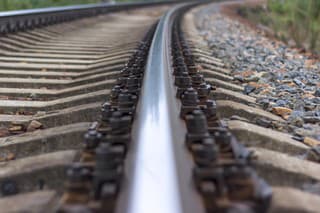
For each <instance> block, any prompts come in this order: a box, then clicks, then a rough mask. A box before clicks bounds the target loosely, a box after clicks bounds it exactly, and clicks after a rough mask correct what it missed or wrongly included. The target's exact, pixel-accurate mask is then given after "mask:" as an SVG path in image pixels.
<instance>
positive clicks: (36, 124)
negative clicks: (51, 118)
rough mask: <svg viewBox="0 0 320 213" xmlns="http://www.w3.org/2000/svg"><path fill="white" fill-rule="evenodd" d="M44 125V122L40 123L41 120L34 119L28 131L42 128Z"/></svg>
mask: <svg viewBox="0 0 320 213" xmlns="http://www.w3.org/2000/svg"><path fill="white" fill-rule="evenodd" d="M42 127H43V125H42V123H40V122H39V121H36V120H33V121H31V122H30V124H29V125H28V127H27V132H33V131H35V130H37V129H41V128H42Z"/></svg>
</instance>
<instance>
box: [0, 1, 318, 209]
mask: <svg viewBox="0 0 320 213" xmlns="http://www.w3.org/2000/svg"><path fill="white" fill-rule="evenodd" d="M146 6H147V7H146ZM142 7H143V8H142ZM211 7H217V6H216V4H212V5H211ZM201 8H202V7H201V6H199V5H198V4H195V3H188V4H187V3H185V4H178V5H174V6H173V5H166V4H160V5H152V4H151V5H148V4H146V5H145V4H142V5H141V4H140V5H139V4H137V5H135V4H130V5H122V6H119V7H117V6H114V5H112V6H110V5H109V6H108V5H99V6H89V7H85V8H82V7H81V8H74V9H73V10H72V12H70V8H69V9H66V8H64V9H63V10H58V9H55V10H53V11H52V10H48V11H43V12H42V13H40V14H37V17H39V16H40V18H39V19H35V18H34V16H32V15H34V14H33V13H32V12H31V13H30V14H27V15H26V14H25V17H24V18H21V17H20V16H19V15H17V14H15V15H12V16H13V17H16V19H14V18H12V19H11V20H15V21H16V22H11V23H10V24H5V25H2V27H1V28H0V29H1V32H3V33H5V34H3V35H2V36H1V37H0V40H1V43H0V46H1V48H0V52H1V54H0V82H1V88H0V98H1V100H0V113H1V114H0V125H1V129H0V134H1V135H0V136H1V137H0V157H1V158H0V159H1V161H2V162H0V163H1V170H0V187H1V199H0V209H3V210H4V211H3V212H132V213H136V212H138V213H142V212H148V213H149V212H159V213H160V212H161V213H163V212H168V213H169V212H172V213H176V212H177V213H178V212H190V213H191V212H200V213H201V212H317V211H318V209H320V208H319V202H318V201H319V200H320V198H319V196H318V195H315V194H312V193H310V192H308V191H307V190H306V189H305V188H303V185H305V184H315V183H317V182H318V180H319V177H320V176H319V175H320V174H319V171H320V170H319V165H318V164H316V163H315V162H311V161H307V160H301V159H299V158H297V157H296V156H297V155H300V154H303V153H305V152H308V151H310V149H309V147H307V146H305V145H303V144H301V143H299V142H297V141H294V140H293V139H291V136H290V135H288V134H284V133H280V132H276V131H274V130H271V129H267V128H263V127H261V126H258V125H254V124H252V123H250V122H248V121H250V120H255V119H258V118H267V119H271V120H273V121H277V122H282V119H281V118H280V117H278V116H275V115H273V114H270V113H268V112H265V111H263V110H262V109H260V108H259V107H258V106H256V105H254V100H253V99H252V97H249V96H246V95H243V94H241V93H240V92H242V91H243V88H241V87H240V86H238V85H235V84H234V83H232V76H231V75H230V72H229V70H228V69H227V68H226V66H225V65H224V64H223V62H222V61H221V60H219V59H217V58H214V57H212V55H211V53H210V49H209V47H207V45H206V42H205V41H204V40H203V38H202V37H201V36H200V35H199V32H198V29H197V24H199V23H200V21H199V19H197V14H198V13H199V11H200V12H201ZM52 13H54V16H53V17H54V18H52ZM20 15H21V14H20ZM93 15H94V16H93ZM86 16H89V17H86ZM30 17H33V19H32V18H30ZM50 17H51V18H50ZM2 19H3V20H7V19H6V17H5V18H2ZM37 20H38V21H37ZM39 20H40V21H39ZM41 20H42V21H41ZM46 20H47V22H48V23H46V25H48V26H45V27H40V26H39V25H40V24H39V23H41V22H45V21H46ZM67 20H68V22H65V21H67ZM71 20H72V21H71ZM57 22H61V23H58V24H54V25H52V24H53V23H57ZM4 26H5V27H4ZM31 28H34V29H31ZM235 115H236V116H235ZM246 147H249V148H246ZM281 152H282V153H281Z"/></svg>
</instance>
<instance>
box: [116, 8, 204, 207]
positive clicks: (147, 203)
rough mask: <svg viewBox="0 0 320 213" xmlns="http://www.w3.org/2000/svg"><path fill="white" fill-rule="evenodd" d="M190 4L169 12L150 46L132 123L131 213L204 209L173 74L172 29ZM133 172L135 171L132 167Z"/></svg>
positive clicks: (128, 201)
mask: <svg viewBox="0 0 320 213" xmlns="http://www.w3.org/2000/svg"><path fill="white" fill-rule="evenodd" d="M188 7H190V4H183V5H180V6H176V7H174V8H173V9H171V10H170V11H169V12H167V13H166V15H164V16H163V17H162V18H161V20H160V22H159V24H158V26H157V29H156V32H155V35H154V38H153V42H152V45H151V48H150V51H149V56H148V62H147V66H146V70H145V76H144V80H143V86H142V89H141V94H140V99H139V103H138V107H137V116H136V118H137V120H136V121H135V122H134V124H133V131H132V132H133V146H134V147H133V148H131V150H132V151H131V157H128V160H127V161H129V163H130V164H131V166H132V169H131V170H132V171H131V174H132V175H129V176H130V179H129V180H128V185H129V186H130V188H129V189H128V192H127V198H126V199H127V202H125V201H123V202H124V203H128V206H127V209H126V210H125V211H123V210H120V211H118V212H127V213H150V212H152V213H163V212H166V213H182V212H186V213H187V212H190V213H191V212H199V213H201V212H204V210H203V207H202V205H201V201H200V198H199V197H198V195H197V193H196V192H195V190H194V187H192V180H191V179H192V178H191V176H192V175H191V170H192V169H191V168H192V165H193V163H192V160H191V157H190V156H189V155H188V154H187V153H188V152H187V151H186V149H185V144H184V138H185V133H186V127H185V123H184V122H183V121H182V120H181V119H180V117H179V111H180V106H181V105H180V102H179V101H178V99H177V98H176V89H175V87H174V83H173V81H174V79H173V77H172V72H173V70H172V64H171V49H170V46H171V34H172V33H171V32H172V26H173V22H174V20H175V18H176V17H177V15H178V14H179V13H180V12H182V10H184V9H186V8H188ZM129 173H130V172H129Z"/></svg>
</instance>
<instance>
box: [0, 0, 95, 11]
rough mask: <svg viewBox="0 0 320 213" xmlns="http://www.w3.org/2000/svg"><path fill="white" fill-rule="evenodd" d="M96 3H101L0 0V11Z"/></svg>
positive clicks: (57, 0)
mask: <svg viewBox="0 0 320 213" xmlns="http://www.w3.org/2000/svg"><path fill="white" fill-rule="evenodd" d="M98 2H101V0H0V11H7V10H21V9H32V8H43V7H55V6H66V5H75V4H90V3H98Z"/></svg>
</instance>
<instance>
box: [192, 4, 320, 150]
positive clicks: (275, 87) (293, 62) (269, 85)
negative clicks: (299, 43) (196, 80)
mask: <svg viewBox="0 0 320 213" xmlns="http://www.w3.org/2000/svg"><path fill="white" fill-rule="evenodd" d="M208 14H210V15H208ZM196 24H197V27H198V28H199V32H200V34H201V35H202V36H203V37H204V39H205V40H206V41H207V43H208V46H209V47H210V49H212V55H213V56H215V57H217V58H219V59H222V60H223V61H224V63H225V64H226V66H227V67H229V69H230V70H231V71H232V76H233V78H234V83H237V84H240V85H243V86H244V91H243V93H245V94H247V95H250V96H253V97H256V98H257V104H258V105H259V106H260V107H262V108H263V109H265V110H267V111H270V112H272V113H274V114H277V115H279V116H281V117H282V118H283V119H284V120H285V121H286V122H285V124H282V125H281V124H279V125H278V126H276V127H274V126H273V127H274V128H277V129H279V130H281V131H285V132H290V133H293V134H294V138H295V139H296V140H299V141H303V142H305V143H306V144H308V145H310V146H313V147H318V148H319V146H317V145H319V144H320V125H319V124H320V62H319V61H316V60H313V59H311V58H310V57H309V56H308V55H306V54H304V55H303V54H300V53H299V51H298V50H297V49H292V48H290V47H288V46H286V45H285V44H283V43H281V42H278V41H274V40H271V39H269V38H267V37H266V36H264V35H263V33H262V32H258V31H256V30H254V29H252V28H250V27H249V26H247V25H244V24H242V23H240V22H238V21H236V20H234V19H231V18H230V17H227V16H226V15H224V14H222V13H221V12H220V11H219V10H217V9H210V7H206V8H203V9H202V11H199V15H198V20H197V23H196ZM257 123H259V124H260V125H262V126H263V125H265V126H266V127H268V125H270V122H268V121H257ZM319 151H320V149H319Z"/></svg>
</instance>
